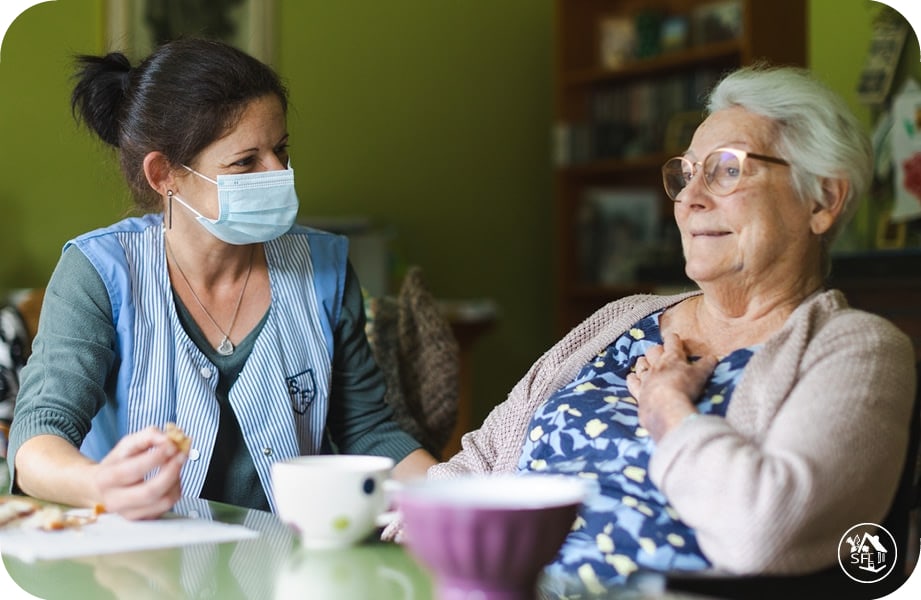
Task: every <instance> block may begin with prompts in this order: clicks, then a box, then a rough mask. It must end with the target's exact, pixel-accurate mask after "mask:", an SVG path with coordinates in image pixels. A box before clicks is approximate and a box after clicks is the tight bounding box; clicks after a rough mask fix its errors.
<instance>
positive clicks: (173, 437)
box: [166, 423, 192, 454]
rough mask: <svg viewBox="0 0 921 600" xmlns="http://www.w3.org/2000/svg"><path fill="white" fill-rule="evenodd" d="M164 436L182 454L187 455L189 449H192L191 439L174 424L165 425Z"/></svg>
mask: <svg viewBox="0 0 921 600" xmlns="http://www.w3.org/2000/svg"><path fill="white" fill-rule="evenodd" d="M166 436H167V437H168V438H169V439H170V441H171V442H173V443H174V444H175V445H176V448H178V449H179V451H180V452H184V453H185V454H188V453H189V449H190V448H191V447H192V438H190V437H189V436H187V435H186V434H185V432H184V431H183V430H182V429H180V428H179V426H178V425H176V424H175V423H167V424H166Z"/></svg>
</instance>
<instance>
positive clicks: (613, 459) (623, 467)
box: [429, 66, 914, 583]
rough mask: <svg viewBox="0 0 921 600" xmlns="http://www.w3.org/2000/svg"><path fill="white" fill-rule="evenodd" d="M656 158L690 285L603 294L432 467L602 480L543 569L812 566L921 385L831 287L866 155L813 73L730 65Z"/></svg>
mask: <svg viewBox="0 0 921 600" xmlns="http://www.w3.org/2000/svg"><path fill="white" fill-rule="evenodd" d="M707 113H708V115H709V116H708V117H707V118H706V120H705V121H704V122H703V123H702V124H701V125H700V127H698V129H697V131H696V132H695V135H694V138H693V140H692V142H691V145H690V147H689V148H688V150H687V151H686V152H685V153H684V155H683V156H680V157H677V158H673V159H671V160H669V161H667V162H666V163H665V165H664V167H663V168H662V176H663V181H664V184H665V190H666V192H667V193H668V195H669V197H670V198H671V199H672V200H673V201H674V210H675V220H676V222H677V224H678V228H679V229H680V232H681V241H682V245H683V249H684V256H685V260H686V272H687V274H688V276H689V277H690V278H691V279H692V280H694V281H695V282H696V283H697V284H698V285H699V287H700V290H699V291H697V292H693V293H688V294H683V295H678V296H667V297H660V296H633V297H629V298H624V299H621V300H618V301H616V302H613V303H611V304H608V305H607V306H605V307H603V308H602V309H601V310H599V311H598V312H596V313H595V314H594V315H592V316H591V317H589V318H588V319H587V320H586V321H584V322H583V323H582V324H581V325H579V326H578V327H576V328H575V329H574V330H573V331H571V332H570V333H569V334H568V335H567V336H566V337H565V338H563V340H562V341H560V342H559V343H557V344H556V345H555V346H554V347H553V348H551V349H550V350H549V351H548V352H547V353H546V354H544V355H543V356H542V357H541V358H540V359H539V360H538V361H537V363H536V364H535V365H534V366H533V367H532V368H531V369H530V371H529V372H528V374H527V375H526V376H525V377H524V379H522V380H521V381H520V382H519V383H518V384H517V385H516V386H515V387H514V389H513V390H512V392H511V394H510V396H509V397H508V399H507V401H505V402H504V403H502V404H501V405H499V406H498V407H497V408H495V409H494V410H493V411H492V413H491V414H490V415H489V417H488V418H487V419H486V421H485V422H484V424H483V426H482V428H481V429H479V430H477V431H474V432H472V433H468V434H467V435H466V436H465V437H464V439H463V450H462V451H461V452H460V453H459V454H457V455H456V456H455V457H453V458H452V459H451V460H450V461H449V462H447V463H443V464H440V465H436V466H435V467H433V468H432V469H430V470H429V476H430V477H435V478H444V477H455V476H459V475H462V474H464V473H481V472H511V471H519V472H532V471H533V472H543V473H568V474H579V475H580V476H582V477H586V478H589V479H592V480H597V483H598V486H597V488H596V489H597V493H594V494H593V495H592V496H591V497H590V498H589V499H588V501H587V502H586V503H585V504H584V506H583V509H582V511H581V514H580V517H579V519H578V520H577V521H576V523H575V525H574V528H573V531H572V532H571V534H570V535H569V537H568V539H567V541H566V542H565V543H564V545H563V548H562V549H561V551H560V554H559V555H558V556H557V558H556V560H555V562H554V563H553V564H552V565H551V566H550V569H551V572H562V573H563V574H567V575H571V576H577V577H579V578H580V579H581V580H582V581H583V582H584V583H591V582H596V581H602V582H606V583H616V582H620V581H623V580H624V579H625V578H626V576H627V575H629V573H631V572H632V571H635V570H637V569H638V568H646V569H657V570H698V569H704V568H708V567H713V568H718V569H724V570H728V571H731V572H737V573H751V572H773V573H783V572H787V573H790V572H806V571H811V570H816V569H818V568H820V567H823V566H827V565H830V564H832V563H833V562H834V561H835V560H836V559H837V554H836V548H837V546H838V542H839V540H840V538H841V536H842V534H843V533H844V532H845V531H846V530H847V529H848V528H850V527H851V526H853V525H856V524H858V523H862V522H877V523H879V522H880V521H881V520H882V518H883V516H884V515H885V513H886V512H887V509H888V507H889V505H890V503H891V501H892V498H893V495H894V492H895V489H896V486H897V482H898V478H899V473H900V468H901V460H900V457H901V456H903V455H904V452H905V448H906V444H907V427H906V422H907V420H908V418H909V414H910V409H911V403H912V397H913V394H914V366H913V354H912V348H911V345H910V342H909V340H908V339H907V337H906V336H905V335H903V334H902V333H901V332H899V331H898V330H897V329H896V328H895V327H894V326H893V325H892V324H890V323H889V322H887V321H885V320H883V319H882V318H880V317H878V316H874V315H871V314H868V313H864V312H861V311H858V310H855V309H852V308H849V307H848V305H847V302H846V300H845V299H844V297H843V296H842V295H841V293H840V292H837V291H834V290H826V289H824V287H823V283H824V282H823V280H824V276H825V274H826V272H827V271H828V266H829V246H830V244H831V241H832V239H833V237H834V235H835V234H836V232H838V231H840V230H841V228H842V226H843V225H844V223H845V222H846V219H847V217H849V216H850V215H851V214H852V213H853V212H854V208H855V204H856V202H857V200H858V198H860V196H861V194H862V193H863V192H864V190H865V189H866V187H867V185H868V181H869V178H870V169H871V150H870V145H869V143H868V140H867V137H866V135H865V134H864V133H863V132H862V131H861V128H860V126H859V124H858V122H857V121H856V120H855V118H854V117H853V115H852V114H851V113H850V112H849V111H848V110H847V108H846V107H845V105H844V104H843V103H842V102H841V100H840V99H839V98H838V97H836V96H835V95H834V94H833V93H831V92H830V91H828V90H827V89H826V88H825V87H823V86H822V85H820V84H819V83H818V82H817V81H815V80H814V79H813V78H812V77H811V76H810V75H809V74H808V73H807V72H805V71H802V70H798V69H793V68H769V67H764V66H760V67H752V68H744V69H740V70H738V71H735V72H734V73H732V74H730V75H728V76H727V77H726V78H725V79H723V80H722V81H721V82H720V83H719V84H718V86H717V87H716V88H715V90H714V91H713V92H712V95H711V96H710V99H709V105H708V110H707Z"/></svg>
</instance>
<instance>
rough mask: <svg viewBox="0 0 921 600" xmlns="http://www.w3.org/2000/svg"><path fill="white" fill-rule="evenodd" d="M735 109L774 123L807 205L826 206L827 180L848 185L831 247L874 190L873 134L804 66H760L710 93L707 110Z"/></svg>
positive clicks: (729, 77) (725, 81) (740, 72)
mask: <svg viewBox="0 0 921 600" xmlns="http://www.w3.org/2000/svg"><path fill="white" fill-rule="evenodd" d="M734 106H738V107H740V108H743V109H745V110H747V111H749V112H752V113H755V114H758V115H761V116H764V117H767V118H769V119H771V120H773V121H774V123H775V124H776V126H777V139H776V144H777V145H776V150H777V152H778V153H779V154H780V156H781V157H783V158H785V159H786V160H788V161H789V162H790V166H791V176H792V178H793V188H794V190H795V191H796V193H797V194H798V195H799V197H800V199H802V200H803V201H804V202H808V203H810V204H811V203H812V202H817V203H819V204H820V205H822V206H826V200H825V197H824V195H823V193H822V181H823V180H824V179H826V178H831V179H843V180H846V181H847V182H848V191H847V195H846V196H845V199H844V207H843V208H842V210H841V213H840V214H839V215H838V218H837V220H836V221H835V223H834V224H833V225H832V227H831V229H830V230H829V231H828V233H826V235H825V236H824V237H825V242H826V249H827V247H828V246H830V245H831V242H832V241H833V240H834V239H835V237H836V236H837V235H838V234H839V233H840V232H841V230H842V229H843V227H844V225H846V224H847V222H848V221H849V220H850V219H851V217H852V216H853V215H854V212H855V211H856V210H857V204H858V201H859V199H860V198H862V197H863V194H864V193H865V192H866V191H867V189H868V188H869V186H870V181H871V177H872V172H873V148H872V145H871V144H870V139H869V137H868V136H867V133H866V132H865V131H864V129H863V127H862V126H861V125H860V123H859V122H858V121H857V118H856V117H855V116H854V114H853V112H851V110H850V109H849V108H848V106H847V105H846V104H845V103H844V101H843V100H842V99H841V97H840V96H839V95H838V94H836V93H835V92H833V91H831V90H830V89H829V88H828V87H826V86H825V85H824V84H822V83H821V82H820V81H819V80H818V79H816V78H815V77H814V76H813V75H812V74H811V73H810V72H809V71H808V70H806V69H803V68H799V67H771V66H767V65H765V64H756V65H752V66H749V67H743V68H741V69H738V70H736V71H733V72H732V73H730V74H729V75H727V76H726V77H725V78H723V79H722V80H721V81H720V82H719V83H718V84H717V86H716V87H715V88H714V89H713V91H712V92H711V93H710V97H709V100H708V102H707V108H706V110H707V113H708V114H712V113H714V112H716V111H719V110H723V109H726V108H731V107H734ZM826 259H827V257H826Z"/></svg>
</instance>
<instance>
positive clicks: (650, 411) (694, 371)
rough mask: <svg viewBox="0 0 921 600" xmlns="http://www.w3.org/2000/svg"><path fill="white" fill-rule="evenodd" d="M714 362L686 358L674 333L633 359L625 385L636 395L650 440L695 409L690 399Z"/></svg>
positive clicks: (711, 358)
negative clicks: (633, 364) (634, 361)
mask: <svg viewBox="0 0 921 600" xmlns="http://www.w3.org/2000/svg"><path fill="white" fill-rule="evenodd" d="M716 363H717V359H716V357H714V356H702V357H701V358H699V359H698V360H696V361H694V362H690V361H689V360H688V354H687V350H686V349H685V347H684V342H682V341H681V338H680V337H678V335H676V334H674V333H671V334H668V335H667V336H665V340H664V344H663V345H661V346H654V347H652V348H650V349H649V350H648V351H647V352H646V355H645V356H641V357H640V358H638V359H637V361H636V365H635V366H634V371H633V373H630V374H629V375H628V376H627V389H628V390H630V394H631V395H632V396H633V397H634V398H636V401H637V404H638V407H639V408H638V413H639V419H640V424H641V425H642V426H643V427H645V428H646V429H647V430H648V431H649V433H650V435H652V438H653V439H654V440H656V441H658V440H659V439H660V438H662V436H664V435H665V434H666V433H668V432H669V431H671V430H672V429H674V428H675V427H677V426H678V425H679V424H680V423H681V421H682V420H684V419H685V418H686V417H687V416H688V415H691V414H694V413H696V412H697V409H696V408H695V407H694V400H696V399H697V398H698V397H699V396H700V394H701V393H702V392H703V389H704V385H705V384H706V382H707V379H708V378H709V377H710V374H711V373H713V369H714V368H715V367H716Z"/></svg>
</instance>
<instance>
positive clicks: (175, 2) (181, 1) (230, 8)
mask: <svg viewBox="0 0 921 600" xmlns="http://www.w3.org/2000/svg"><path fill="white" fill-rule="evenodd" d="M274 31H275V2H274V0H107V4H106V36H107V37H106V50H107V51H120V52H123V53H125V55H126V56H128V58H129V59H131V60H132V62H135V61H138V60H140V59H143V58H144V57H146V56H147V55H148V54H150V52H151V51H152V50H153V49H154V48H155V47H156V46H157V45H158V44H160V43H162V42H164V41H166V40H170V39H175V38H177V37H180V36H197V37H207V38H212V39H219V40H222V41H225V42H228V43H230V44H232V45H234V46H236V47H237V48H240V49H241V50H244V51H246V52H248V53H249V54H251V55H253V56H255V57H256V58H258V59H260V60H262V61H263V62H266V63H269V64H272V62H273V61H274V58H275V52H274V48H275V39H274Z"/></svg>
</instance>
